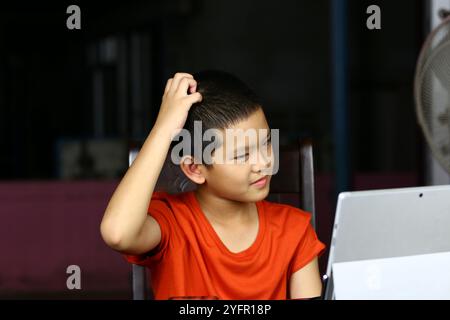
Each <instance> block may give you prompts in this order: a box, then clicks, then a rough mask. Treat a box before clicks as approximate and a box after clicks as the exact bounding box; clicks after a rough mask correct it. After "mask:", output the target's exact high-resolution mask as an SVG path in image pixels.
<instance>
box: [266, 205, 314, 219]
mask: <svg viewBox="0 0 450 320" xmlns="http://www.w3.org/2000/svg"><path fill="white" fill-rule="evenodd" d="M263 203H264V207H265V210H266V212H267V213H268V216H269V218H275V219H281V220H285V221H286V220H287V221H292V222H296V223H302V224H307V223H309V222H310V220H311V217H312V215H311V213H310V212H307V211H305V210H302V209H300V208H297V207H295V206H292V205H289V204H284V203H279V202H273V201H269V200H263Z"/></svg>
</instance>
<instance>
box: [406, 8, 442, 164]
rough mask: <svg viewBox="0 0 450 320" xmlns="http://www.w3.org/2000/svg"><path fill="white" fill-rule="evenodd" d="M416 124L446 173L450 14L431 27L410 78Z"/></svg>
mask: <svg viewBox="0 0 450 320" xmlns="http://www.w3.org/2000/svg"><path fill="white" fill-rule="evenodd" d="M414 98H415V104H416V113H417V118H418V122H419V125H420V127H421V129H422V131H423V134H424V136H425V139H426V142H427V144H428V146H429V147H430V149H431V152H432V154H433V156H434V157H435V158H436V159H437V160H438V162H439V163H440V164H441V165H442V167H443V168H444V169H445V170H446V171H447V172H448V173H450V16H447V18H445V19H444V20H443V21H442V22H441V24H439V25H438V26H437V27H436V28H435V29H433V30H432V31H431V33H430V34H429V35H428V37H427V39H426V41H425V43H424V44H423V47H422V49H421V51H420V55H419V59H418V61H417V66H416V72H415V79H414Z"/></svg>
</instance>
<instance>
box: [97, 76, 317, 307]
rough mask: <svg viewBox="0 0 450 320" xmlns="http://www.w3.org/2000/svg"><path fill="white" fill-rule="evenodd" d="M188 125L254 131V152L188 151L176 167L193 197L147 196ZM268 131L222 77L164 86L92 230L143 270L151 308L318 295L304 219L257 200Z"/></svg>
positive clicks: (235, 83) (267, 161)
mask: <svg viewBox="0 0 450 320" xmlns="http://www.w3.org/2000/svg"><path fill="white" fill-rule="evenodd" d="M197 89H198V90H197ZM195 121H201V122H200V123H201V124H202V130H203V131H206V130H208V129H215V130H218V131H217V132H219V133H224V132H225V131H226V130H232V131H233V130H234V131H239V130H244V131H245V130H256V131H257V135H258V137H257V139H258V141H262V142H263V143H262V147H261V144H258V146H255V144H250V143H249V144H247V143H246V142H247V141H244V142H242V141H238V144H237V148H236V145H235V144H234V138H233V139H229V138H228V139H227V136H225V135H223V137H224V138H221V139H218V142H217V143H216V144H215V148H214V150H213V152H212V153H211V157H210V158H209V159H206V160H211V161H205V159H204V158H203V157H201V155H200V159H198V158H199V157H198V154H196V153H195V152H192V147H191V148H190V149H189V148H188V150H190V151H191V152H186V153H183V157H182V161H181V163H180V168H181V170H182V171H183V173H184V174H185V175H186V177H187V178H189V179H190V180H191V181H193V182H194V183H195V184H196V185H197V189H196V190H195V191H190V192H183V193H179V194H172V195H171V194H168V193H166V192H153V191H154V187H155V184H156V181H157V179H158V177H159V174H160V172H161V169H162V167H163V164H164V160H165V158H166V156H167V154H168V152H169V151H170V150H171V141H172V138H173V137H174V136H175V134H179V133H180V132H181V131H182V130H183V129H185V130H187V131H188V132H189V133H193V131H194V130H193V128H194V124H195ZM268 130H269V126H268V124H267V121H266V119H265V116H264V112H263V110H262V106H261V103H260V102H259V101H258V99H257V98H256V96H255V95H254V94H253V92H252V91H251V90H250V89H249V88H248V87H247V86H246V85H245V84H244V83H242V82H241V81H240V80H239V79H237V78H236V77H234V76H232V75H230V74H228V73H225V72H219V71H205V72H201V73H198V74H195V77H194V76H193V75H191V74H188V73H177V74H175V75H174V77H173V78H171V79H169V80H168V81H167V84H166V87H165V91H164V95H163V98H162V103H161V107H160V111H159V114H158V117H157V120H156V121H155V124H154V126H153V128H152V130H151V132H150V134H149V136H148V137H147V139H146V141H145V143H144V144H143V146H142V148H141V150H140V152H139V154H138V156H137V157H136V159H135V160H134V162H133V164H132V165H131V166H130V168H129V169H128V171H127V173H126V174H125V176H124V177H123V179H122V181H121V182H120V184H119V185H118V187H117V189H116V190H115V192H114V194H113V196H112V198H111V200H110V202H109V204H108V207H107V208H106V210H105V214H104V217H103V220H102V223H101V227H100V230H101V234H102V237H103V239H104V241H105V242H106V243H107V244H108V245H109V246H110V247H111V248H113V249H114V250H116V251H118V252H120V253H122V254H123V255H124V257H125V258H126V259H127V260H128V261H129V262H130V263H135V264H139V265H143V266H147V267H149V268H151V276H152V279H151V282H152V286H153V292H154V296H155V299H170V298H176V297H189V296H195V297H199V296H208V297H214V296H215V297H218V298H219V299H304V298H313V297H319V296H320V294H321V288H322V286H321V279H320V275H319V270H318V262H317V257H318V256H319V255H320V254H321V253H322V252H323V250H324V245H323V243H321V242H320V241H319V240H318V239H317V236H316V234H315V232H314V230H313V228H312V226H311V224H310V217H311V216H310V214H309V213H306V212H304V211H302V210H300V209H297V208H294V207H291V206H288V205H283V204H277V203H272V202H268V201H265V200H264V198H265V197H266V196H267V195H268V193H269V183H270V178H271V175H270V169H269V168H271V166H272V165H273V163H272V160H273V154H272V146H271V144H270V138H269V137H268V136H267V132H268ZM261 132H264V134H262V133H261ZM202 133H203V132H202ZM194 136H195V135H194ZM241 140H242V139H241ZM215 142H216V141H215ZM194 144H195V142H194ZM230 146H231V148H228V149H227V147H230ZM205 147H206V146H205V142H204V141H202V143H201V151H205V149H206V148H205ZM224 150H231V152H228V151H227V152H224ZM219 151H220V152H219ZM263 154H266V156H264V155H263ZM267 154H269V155H268V156H267ZM260 155H263V156H262V157H259V156H260ZM172 159H173V157H172ZM255 159H256V161H255ZM227 160H232V161H227ZM250 160H252V161H250Z"/></svg>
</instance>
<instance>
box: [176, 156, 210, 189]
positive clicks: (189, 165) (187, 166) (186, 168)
mask: <svg viewBox="0 0 450 320" xmlns="http://www.w3.org/2000/svg"><path fill="white" fill-rule="evenodd" d="M180 168H181V171H183V173H184V174H185V175H186V177H188V178H189V179H190V180H192V181H193V182H195V183H196V184H203V183H205V181H206V177H205V174H206V168H205V166H204V165H202V164H195V163H194V158H193V157H192V156H184V157H183V158H182V159H181V161H180Z"/></svg>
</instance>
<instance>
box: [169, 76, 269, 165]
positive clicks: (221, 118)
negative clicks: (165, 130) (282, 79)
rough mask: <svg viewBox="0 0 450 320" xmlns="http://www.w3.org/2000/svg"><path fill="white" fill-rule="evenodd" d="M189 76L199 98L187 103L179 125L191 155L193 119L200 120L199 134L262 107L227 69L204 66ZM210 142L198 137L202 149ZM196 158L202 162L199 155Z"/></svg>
mask: <svg viewBox="0 0 450 320" xmlns="http://www.w3.org/2000/svg"><path fill="white" fill-rule="evenodd" d="M192 76H193V77H194V79H195V81H197V91H198V92H200V93H201V94H202V101H201V102H198V103H194V104H193V105H192V106H191V108H190V109H189V112H188V117H187V120H186V123H185V125H184V127H183V129H186V130H188V131H189V133H190V136H191V138H192V141H191V155H194V152H193V150H194V141H193V138H194V121H201V123H202V136H203V133H204V132H205V131H206V130H208V129H219V130H224V129H226V128H229V127H230V126H232V125H235V124H237V123H239V122H240V121H242V120H245V119H247V118H248V117H250V115H252V114H253V113H254V112H256V111H258V110H259V109H262V102H261V100H260V98H259V97H258V96H257V95H256V94H255V93H254V92H253V91H252V90H251V89H250V88H249V87H248V86H247V85H246V84H245V83H244V82H243V81H241V80H240V79H239V78H238V77H236V76H235V75H233V74H231V73H228V72H225V71H221V70H205V71H200V72H197V73H194V74H192ZM210 143H211V142H210V141H202V149H201V150H202V153H203V150H204V149H205V147H206V146H207V145H208V144H210ZM172 147H173V145H172ZM197 160H199V161H201V162H202V163H203V159H197ZM205 165H206V166H208V164H205Z"/></svg>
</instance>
